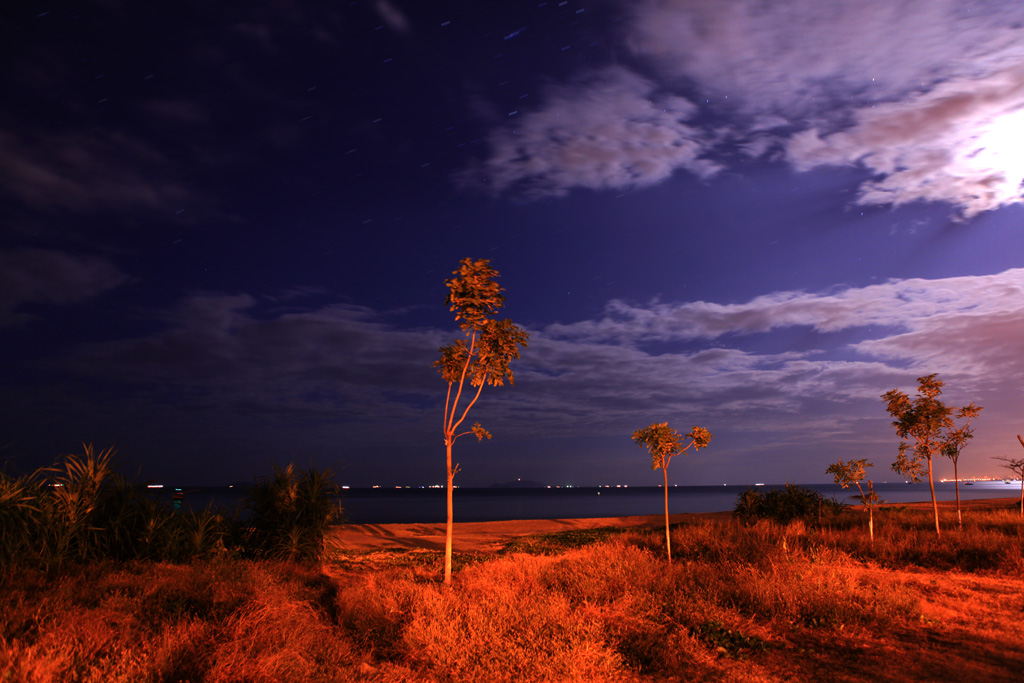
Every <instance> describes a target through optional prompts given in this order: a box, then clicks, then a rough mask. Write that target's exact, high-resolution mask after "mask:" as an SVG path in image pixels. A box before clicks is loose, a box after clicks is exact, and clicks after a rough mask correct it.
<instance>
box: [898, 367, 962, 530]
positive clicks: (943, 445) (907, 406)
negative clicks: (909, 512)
mask: <svg viewBox="0 0 1024 683" xmlns="http://www.w3.org/2000/svg"><path fill="white" fill-rule="evenodd" d="M937 377H938V375H936V374H934V373H933V374H931V375H925V376H924V377H918V378H917V397H916V398H914V399H913V400H911V398H910V397H909V396H907V394H905V393H903V392H902V391H900V390H899V389H893V390H892V391H887V392H885V393H884V394H882V400H884V401H885V410H886V412H888V413H889V415H891V416H892V417H893V421H892V426H893V427H894V428H895V429H896V434H897V435H898V436H899V437H900V448H899V455H898V456H897V457H896V462H894V463H893V464H892V469H893V471H895V472H898V473H900V474H902V475H903V476H905V477H908V478H910V479H911V480H913V481H915V482H916V481H919V480H920V478H921V470H922V462H924V463H927V466H928V487H929V488H930V490H931V494H932V513H933V515H934V517H935V534H936V535H937V536H938V535H940V534H941V531H940V530H939V504H938V502H937V501H936V499H935V477H934V474H933V471H932V458H933V457H934V456H936V455H940V454H943V453H945V452H946V451H947V450H948V449H949V448H950V445H951V444H955V441H956V438H958V437H957V436H956V435H957V434H958V433H959V432H960V431H961V430H958V429H957V428H956V426H955V425H954V424H953V418H952V415H953V409H952V408H950V407H949V406H947V405H946V404H945V403H943V402H942V401H941V400H940V399H939V396H940V395H942V387H943V382H942V381H941V380H939V379H937ZM979 411H981V407H980V406H975V405H974V404H973V403H971V404H970V405H967V406H964V407H963V408H960V409H959V411H958V412H957V415H958V416H959V417H964V416H967V417H968V423H969V422H970V418H971V417H974V416H975V415H977V414H978V412H979ZM961 429H967V430H968V433H969V428H968V427H966V426H965V427H964V428H961ZM967 438H969V437H967ZM911 441H912V442H913V443H912V444H911ZM961 448H962V446H961ZM957 454H958V455H959V451H957Z"/></svg>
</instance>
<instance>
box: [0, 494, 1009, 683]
mask: <svg viewBox="0 0 1024 683" xmlns="http://www.w3.org/2000/svg"><path fill="white" fill-rule="evenodd" d="M943 515H944V516H943V529H944V531H943V536H942V538H941V539H936V538H935V537H934V531H930V530H929V525H930V509H927V508H918V507H917V506H906V507H903V508H889V509H885V510H882V511H881V512H880V514H878V515H877V517H876V534H877V538H876V542H875V545H874V546H873V547H872V546H871V544H870V543H869V541H868V537H867V530H866V528H865V525H864V521H865V520H864V516H863V515H862V514H861V513H860V512H859V511H854V510H851V511H849V512H847V513H845V514H844V516H843V517H841V518H840V519H838V520H836V521H834V522H833V523H832V524H831V526H828V525H826V526H825V527H822V528H818V527H816V526H807V525H804V524H802V523H796V524H793V525H790V526H788V527H780V526H778V525H775V524H771V523H768V522H763V521H762V522H758V523H757V524H755V525H753V526H749V527H745V526H742V525H741V524H739V523H737V522H735V521H734V520H732V519H731V518H728V517H726V516H722V515H712V516H701V515H692V516H687V518H686V521H684V522H682V523H679V524H677V525H676V526H675V527H674V529H673V535H672V547H673V555H674V562H673V563H672V564H671V565H669V564H668V563H667V562H666V560H665V558H664V546H663V542H664V539H663V535H662V536H659V532H658V530H657V528H653V529H637V528H627V529H616V528H604V529H581V530H575V531H567V532H562V533H555V534H546V535H541V536H536V535H535V536H520V537H518V538H516V539H515V540H513V541H512V542H511V543H509V544H507V546H506V547H505V548H504V549H503V550H501V551H498V552H493V551H487V552H471V553H463V554H461V555H459V556H457V558H456V559H457V564H456V570H457V572H456V575H455V580H454V585H453V586H452V588H451V589H447V588H445V587H444V586H443V585H440V584H439V582H438V579H439V572H440V570H441V561H442V557H441V554H440V553H438V552H436V551H432V550H424V549H421V548H408V549H386V548H384V547H383V546H382V547H381V548H377V549H373V548H368V547H366V548H364V549H361V550H352V549H351V548H349V549H343V548H342V549H335V550H333V551H332V552H331V553H329V558H328V559H327V561H325V562H324V563H323V564H322V565H321V566H315V567H309V566H301V565H294V564H284V563H271V562H250V561H241V560H231V559H224V558H220V559H216V558H214V559H210V560H208V561H204V562H201V563H194V564H191V565H183V566H175V565H168V564H133V565H93V566H88V567H85V568H81V569H77V570H74V571H73V572H70V573H67V574H66V575H64V576H61V577H59V578H52V579H47V578H45V577H43V576H41V575H38V574H28V575H26V574H19V575H16V576H12V577H6V578H5V579H4V585H3V587H2V588H3V590H2V592H0V635H2V640H0V681H104V682H108V681H132V682H136V681H154V682H156V681H160V682H163V681H224V682H227V681H354V680H357V681H421V680H424V681H432V680H438V681H576V680H579V681H629V680H639V681H663V680H682V681H993V682H998V681H1020V680H1021V675H1022V674H1021V672H1022V671H1024V541H1022V539H1024V535H1022V529H1024V526H1022V523H1021V520H1020V517H1019V513H1018V512H1017V510H1016V509H1015V508H1013V507H1011V506H1010V505H1009V503H1008V502H1007V501H999V502H998V503H993V502H991V501H988V502H985V501H972V502H971V504H970V507H968V508H967V509H966V510H965V513H964V525H965V526H964V530H963V531H958V530H957V529H956V524H955V519H956V518H955V511H952V510H951V509H949V508H948V507H947V508H945V509H944V510H943ZM504 524H505V526H504V527H502V529H503V530H504V532H506V533H507V530H508V526H507V525H508V523H504ZM523 528H524V530H526V531H529V529H530V525H529V524H524V527H523ZM410 545H413V544H410ZM458 547H459V545H458V536H456V548H458Z"/></svg>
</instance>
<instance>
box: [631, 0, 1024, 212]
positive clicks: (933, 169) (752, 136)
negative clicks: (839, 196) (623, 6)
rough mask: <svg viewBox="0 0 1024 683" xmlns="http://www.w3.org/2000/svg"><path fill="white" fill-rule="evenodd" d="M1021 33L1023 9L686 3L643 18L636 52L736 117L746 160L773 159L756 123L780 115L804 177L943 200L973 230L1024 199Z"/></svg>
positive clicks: (891, 195) (779, 136) (924, 1)
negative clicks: (815, 172)
mask: <svg viewBox="0 0 1024 683" xmlns="http://www.w3.org/2000/svg"><path fill="white" fill-rule="evenodd" d="M1022 25H1024V8H1022V6H1021V5H1020V4H1019V3H1012V2H1005V3H987V4H986V5H985V6H984V7H975V8H964V7H963V6H962V5H961V4H960V3H955V2H952V1H951V0H941V1H938V2H934V1H932V0H913V1H911V2H902V3H891V2H885V1H884V0H873V1H868V2H865V1H862V0H849V1H842V2H830V3H827V4H826V3H820V2H815V1H814V0H791V1H789V2H784V3H768V4H766V3H761V2H754V1H749V2H748V1H745V0H737V1H732V2H721V3H703V2H697V1H694V0H678V1H675V2H672V1H669V2H664V1H659V2H650V3H644V4H643V5H641V6H639V7H636V8H635V10H634V12H633V15H632V23H631V31H630V33H629V34H628V35H627V36H626V37H625V42H626V43H627V44H628V45H629V46H631V48H632V49H633V51H634V52H635V53H636V54H637V55H638V56H641V57H644V58H646V59H648V60H649V61H652V62H653V63H655V64H656V65H657V67H658V69H659V70H660V73H661V75H662V77H663V78H664V79H666V80H667V81H668V82H670V83H673V82H674V83H677V84H685V83H696V84H697V86H698V87H699V89H700V91H701V93H702V94H704V95H706V96H707V97H708V98H709V99H714V100H715V103H716V105H715V108H717V109H718V110H720V111H728V110H730V109H731V110H733V111H736V112H739V113H740V114H741V119H744V120H737V121H736V122H735V123H734V127H733V134H734V135H735V136H736V137H737V139H738V144H739V146H740V147H741V148H743V149H746V150H747V151H748V153H750V154H754V155H758V154H764V153H766V152H768V151H769V150H772V149H774V145H773V144H771V142H770V141H768V140H767V139H766V138H765V137H764V136H763V135H759V134H758V133H757V130H756V129H757V127H758V124H757V123H756V120H761V119H763V117H765V116H770V115H780V116H782V117H784V119H785V120H786V122H787V124H784V125H782V126H777V128H779V129H780V130H779V131H777V132H776V135H775V138H776V143H777V144H781V145H782V146H783V147H785V149H786V150H787V153H786V156H787V158H788V160H789V161H790V162H791V163H792V164H793V165H794V166H795V167H796V168H797V169H799V170H802V171H807V170H810V169H812V168H814V167H816V166H819V165H823V164H849V165H863V166H864V167H865V168H867V169H869V170H870V171H872V172H873V173H874V174H875V175H874V178H872V179H871V180H869V181H867V182H865V183H864V184H863V185H862V186H861V188H860V192H859V195H858V199H857V201H858V203H860V204H868V205H872V204H873V205H887V206H899V205H901V204H907V203H910V202H914V201H944V202H949V203H950V204H953V205H954V206H955V207H957V209H958V210H959V211H960V212H961V213H962V215H963V216H964V217H965V218H970V217H972V216H974V215H977V214H978V213H980V212H983V211H990V210H993V209H997V208H999V207H1001V206H1006V205H1008V204H1014V203H1019V202H1020V201H1021V187H1020V185H1021V181H1022V180H1024V162H1021V161H1020V159H1022V158H1024V149H1022V147H1024V144H1022V143H1021V142H1020V139H1021V138H1020V135H1019V130H1020V129H1021V126H1022V124H1024V88H1022V81H1024V30H1022ZM724 105H728V106H724ZM751 121H754V123H752V122H751ZM786 131H790V132H791V131H797V132H796V134H795V135H794V136H793V137H792V138H791V139H789V140H788V141H786V136H787V135H789V134H790V132H786Z"/></svg>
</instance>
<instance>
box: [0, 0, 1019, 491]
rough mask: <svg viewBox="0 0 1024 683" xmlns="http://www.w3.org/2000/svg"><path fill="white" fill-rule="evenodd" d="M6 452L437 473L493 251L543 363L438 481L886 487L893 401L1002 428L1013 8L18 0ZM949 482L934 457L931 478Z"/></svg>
mask: <svg viewBox="0 0 1024 683" xmlns="http://www.w3.org/2000/svg"><path fill="white" fill-rule="evenodd" d="M0 12H2V16H0V87H2V92H3V94H4V95H3V102H4V104H3V105H2V106H0V217H2V230H0V352H2V360H0V411H2V415H3V417H2V422H0V425H2V427H0V458H3V459H4V460H6V461H8V462H7V465H6V467H7V469H8V470H11V471H24V470H27V469H31V468H34V467H37V466H41V465H45V464H49V463H50V462H52V461H53V460H54V459H55V458H56V457H57V456H59V455H60V454H62V453H68V452H77V451H80V449H81V446H80V444H81V443H82V442H86V443H88V442H92V443H94V444H95V445H96V446H97V447H98V448H105V447H107V446H114V447H116V448H117V450H118V452H119V457H120V461H121V463H122V467H123V469H124V471H126V472H127V473H129V474H130V475H138V476H139V477H140V478H141V479H144V480H156V481H167V482H184V483H191V484H217V483H226V482H230V481H236V480H251V479H252V477H253V476H255V475H258V474H265V473H268V472H269V464H270V463H272V462H273V463H279V464H284V463H287V462H290V461H294V462H295V463H297V464H299V465H309V464H316V465H318V466H320V467H332V468H334V469H335V470H337V471H338V472H339V480H340V481H341V483H344V484H348V485H352V486H369V485H373V484H379V485H384V486H391V485H405V484H410V485H418V484H438V483H442V482H443V480H444V446H443V443H442V433H441V424H442V417H443V408H444V397H445V389H446V385H445V384H444V383H443V382H442V380H441V377H440V376H439V375H438V373H437V371H436V370H435V369H434V368H433V367H432V363H433V361H434V360H435V359H436V358H437V357H438V352H437V350H438V348H439V347H440V346H442V345H444V344H447V343H448V342H449V341H451V340H452V339H454V338H455V335H456V334H457V333H458V327H457V325H456V324H455V322H454V320H453V317H452V314H451V313H450V312H449V311H448V310H447V307H446V306H445V295H446V293H447V290H446V288H445V286H444V280H445V279H446V278H448V277H450V276H451V272H452V271H453V270H454V269H455V268H456V267H457V266H458V263H459V261H460V259H462V258H465V257H473V258H485V259H490V260H491V263H492V265H493V267H495V268H496V269H497V270H498V271H500V272H501V280H500V282H501V284H502V285H503V286H504V287H505V288H506V290H507V291H506V297H507V307H506V308H505V310H504V316H507V317H509V318H511V319H512V320H513V321H514V322H516V323H517V324H519V325H521V326H523V327H525V328H526V329H527V330H528V331H529V333H530V335H531V338H530V344H529V348H528V349H526V350H524V351H523V356H522V358H521V360H519V361H518V362H516V363H514V364H513V370H514V372H515V379H516V381H515V386H514V387H508V386H506V387H501V388H497V389H492V388H486V389H485V390H484V392H483V395H482V397H481V399H480V402H479V403H478V404H477V406H476V407H475V408H474V409H473V412H472V413H471V414H470V421H471V422H472V421H474V420H479V421H480V422H482V423H483V425H484V426H485V427H487V428H488V429H489V430H490V431H491V432H492V433H493V434H494V438H493V440H491V441H485V442H483V443H480V444H478V443H476V441H475V440H473V439H462V440H460V441H459V442H458V443H457V444H456V446H455V457H456V460H457V461H459V462H460V463H461V465H462V470H463V471H462V472H461V473H460V474H459V475H458V477H457V479H456V483H457V484H460V485H463V486H479V485H482V486H486V485H489V484H491V483H494V482H505V481H510V480H514V479H517V478H522V479H531V480H538V481H541V482H545V483H549V484H574V485H599V484H609V483H610V484H615V483H624V484H630V485H657V484H658V483H659V476H658V474H657V473H656V472H651V470H650V456H649V455H648V454H647V453H646V451H644V450H642V449H640V448H638V447H636V446H635V445H634V444H633V443H632V442H631V440H630V435H631V434H632V432H633V431H634V430H636V429H638V428H640V427H643V426H646V425H647V424H650V423H651V422H663V421H668V422H669V423H670V424H671V425H673V426H674V427H676V428H678V429H679V430H680V431H688V430H689V428H690V427H691V426H692V425H695V424H697V425H702V426H705V427H707V428H708V429H710V430H711V432H712V433H713V434H714V435H715V438H714V440H713V441H712V443H711V446H710V447H709V448H708V449H707V450H703V451H700V452H699V453H696V454H691V455H688V456H687V457H686V458H685V459H677V460H676V461H674V462H673V465H672V467H671V468H670V470H669V477H670V481H672V482H673V483H678V484H720V483H730V484H743V483H752V482H755V481H756V482H777V483H781V482H793V483H815V482H823V481H827V480H828V479H829V477H828V475H826V474H825V468H826V467H827V466H828V465H829V464H830V463H832V462H834V461H835V460H836V459H838V458H860V457H868V458H870V459H872V460H873V462H874V463H875V468H874V469H873V470H870V471H869V476H871V477H873V478H874V479H875V480H876V481H895V480H897V478H898V475H895V474H893V473H892V472H891V471H890V470H889V465H890V464H891V462H892V461H893V459H894V458H895V456H896V450H897V444H898V439H897V437H896V435H895V432H894V431H893V429H892V427H891V426H890V418H889V417H888V416H887V415H886V413H885V411H884V408H883V404H882V401H881V399H880V395H881V394H882V393H883V392H885V391H887V390H889V389H893V388H897V387H898V388H901V389H903V390H904V391H908V392H912V391H913V390H914V388H915V379H916V378H917V377H919V376H921V375H924V374H929V373H933V372H936V373H939V377H940V379H942V380H944V381H945V382H946V392H945V394H944V397H945V398H946V399H948V402H950V403H951V404H954V405H957V406H959V405H963V404H966V403H969V402H971V401H974V402H977V403H978V404H980V405H983V406H984V411H983V412H982V414H981V416H980V417H979V418H978V420H977V421H976V425H977V429H976V438H975V440H974V441H973V442H972V443H971V445H970V446H969V447H968V448H967V449H966V450H965V451H964V454H963V456H962V457H961V461H960V472H961V474H962V475H966V476H986V475H993V476H1003V475H1004V474H1005V472H1004V471H1002V470H1000V469H999V468H998V466H997V465H998V464H997V463H995V462H993V461H992V460H991V457H992V456H1002V455H1006V456H1012V457H1021V456H1022V455H1024V454H1022V453H1021V452H1020V446H1019V444H1018V443H1017V441H1016V438H1015V436H1014V435H1015V434H1017V433H1019V432H1022V431H1024V414H1022V410H1021V405H1022V398H1024V393H1022V392H1024V353H1022V352H1024V207H1022V206H1021V181H1022V178H1024V4H1022V3H1021V2H1019V0H1012V1H1009V2H995V1H993V2H983V3H974V2H953V1H950V0H910V1H908V2H900V3H894V2H891V1H890V0H849V1H840V0H835V1H830V2H821V1H820V0H797V1H793V0H790V1H786V2H753V1H751V2H746V1H742V0H730V1H724V0H723V1H722V2H707V1H705V0H675V1H673V0H659V1H653V0H652V1H648V2H644V1H639V0H629V1H627V0H620V1H619V2H612V1H610V0H607V1H596V2H589V1H582V0H571V1H569V2H558V1H556V2H535V1H530V2H525V1H524V2H509V1H497V0H488V1H486V2H483V1H481V0H465V1H463V2H457V1H452V0H449V1H443V0H437V1H430V2H422V1H413V0H377V1H374V0H361V1H358V2H346V1H344V0H337V1H334V2H323V1H318V2H312V1H311V2H298V1H290V2H289V1H275V2H262V3H259V2H255V3H220V2H208V1H203V2H193V1H189V0H178V1H176V2H173V3H164V2H127V1H123V0H121V1H119V0H106V1H96V2H42V1H39V0H32V1H31V2H29V1H24V2H7V3H4V7H3V9H2V10H0ZM938 475H939V476H951V475H952V467H951V465H948V464H947V463H945V462H941V463H938Z"/></svg>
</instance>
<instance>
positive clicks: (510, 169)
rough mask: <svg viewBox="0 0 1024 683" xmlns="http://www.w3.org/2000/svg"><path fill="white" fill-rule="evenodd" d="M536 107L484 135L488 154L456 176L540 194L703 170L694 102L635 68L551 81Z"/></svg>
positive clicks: (707, 166) (708, 165)
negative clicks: (663, 88) (662, 89)
mask: <svg viewBox="0 0 1024 683" xmlns="http://www.w3.org/2000/svg"><path fill="white" fill-rule="evenodd" d="M544 99H545V104H544V106H543V108H542V109H538V110H532V111H528V112H522V113H518V114H517V116H516V118H515V120H514V121H511V122H510V123H509V124H507V125H505V126H503V127H501V128H499V129H497V130H495V131H493V132H492V133H491V135H490V136H489V138H488V142H489V144H490V155H489V156H488V158H487V159H486V160H485V161H483V162H482V163H480V164H479V165H477V166H475V167H473V168H471V169H469V170H468V171H467V172H466V173H465V174H464V176H463V178H462V180H463V182H464V183H465V184H468V185H483V186H486V187H489V188H491V189H492V190H493V191H495V192H504V191H507V190H511V191H513V192H516V193H518V194H521V195H524V196H527V197H531V198H539V197H545V196H559V195H564V194H566V193H567V192H568V191H569V190H570V189H572V188H586V189H591V190H606V189H621V188H629V187H643V186H646V185H653V184H655V183H659V182H661V181H663V180H665V179H667V178H668V177H669V176H671V175H672V173H673V172H675V171H676V170H677V169H686V170H688V171H690V172H692V173H695V174H697V175H699V176H708V175H711V174H713V173H715V172H716V171H717V170H718V166H717V165H716V164H715V163H713V162H711V161H709V160H707V159H705V158H703V157H702V155H703V153H704V151H705V146H704V144H703V143H702V142H701V140H700V131H699V130H698V129H696V128H694V127H692V126H690V125H688V124H687V123H686V121H687V120H688V119H690V118H691V117H692V116H693V115H694V113H695V112H696V108H695V107H694V105H693V104H692V103H690V102H689V101H688V100H686V99H684V98H682V97H679V96H677V95H672V94H668V93H664V92H660V91H659V90H658V88H657V87H656V86H655V85H654V84H653V83H651V82H650V81H647V80H646V79H644V78H641V77H640V76H638V75H636V74H634V73H631V72H629V71H627V70H625V69H622V68H618V67H613V68H608V69H605V70H603V71H600V72H592V73H588V74H587V75H586V76H584V77H582V78H580V79H579V80H578V81H577V82H575V83H573V84H568V85H565V84H563V85H557V86H552V87H550V88H549V89H548V92H547V93H546V97H545V98H544Z"/></svg>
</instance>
